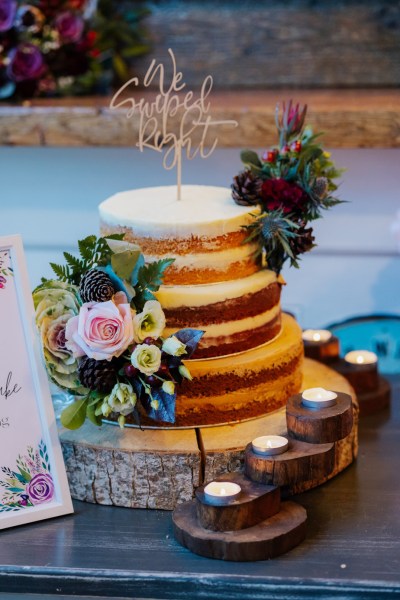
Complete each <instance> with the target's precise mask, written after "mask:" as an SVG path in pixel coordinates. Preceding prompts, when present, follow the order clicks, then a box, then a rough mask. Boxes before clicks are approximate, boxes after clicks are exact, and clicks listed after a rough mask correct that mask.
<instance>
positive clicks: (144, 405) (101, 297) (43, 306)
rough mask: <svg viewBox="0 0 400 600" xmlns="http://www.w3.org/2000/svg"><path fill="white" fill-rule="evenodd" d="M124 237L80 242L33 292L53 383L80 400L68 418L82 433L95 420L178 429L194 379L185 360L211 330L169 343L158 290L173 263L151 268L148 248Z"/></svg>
mask: <svg viewBox="0 0 400 600" xmlns="http://www.w3.org/2000/svg"><path fill="white" fill-rule="evenodd" d="M122 238H123V236H122V235H119V234H116V235H111V236H108V237H104V238H96V236H89V237H87V238H85V239H84V240H81V241H79V242H78V245H79V251H80V257H79V258H77V257H75V256H73V255H72V254H70V253H68V252H64V257H65V260H66V264H64V265H56V264H54V263H51V267H52V269H53V271H54V273H55V274H56V276H57V279H54V280H45V279H43V280H42V283H41V285H39V286H38V287H37V288H36V289H35V290H34V292H33V301H34V306H35V311H36V312H35V315H36V325H37V327H38V329H39V332H40V339H41V343H42V348H43V354H44V360H45V364H46V368H47V372H48V375H49V377H50V379H51V380H52V381H53V382H54V383H55V384H56V385H57V386H59V387H60V388H62V389H64V390H66V391H69V392H70V393H72V394H73V395H74V396H75V397H76V398H75V401H74V402H73V403H72V404H70V405H69V406H67V408H65V409H64V411H63V412H62V413H61V422H62V424H63V425H64V426H65V427H67V428H69V429H77V428H78V427H80V426H81V425H82V424H83V423H84V422H85V420H86V418H88V419H89V420H90V421H92V422H93V423H95V424H96V425H101V423H102V420H103V418H110V419H112V420H113V421H116V420H117V421H118V423H119V425H120V426H121V427H123V426H124V425H125V423H126V421H127V420H128V421H130V422H132V421H133V422H136V423H138V424H140V422H141V415H142V416H143V415H145V416H147V417H149V418H151V419H155V420H157V421H164V422H170V423H173V422H174V420H175V401H176V395H177V388H178V386H179V384H180V383H181V382H182V380H183V379H184V378H185V379H191V375H190V372H189V370H188V368H187V367H186V366H185V364H184V362H183V360H184V359H187V358H190V356H191V355H192V354H193V352H194V351H195V350H196V348H197V345H198V342H199V341H200V338H201V337H202V335H203V331H199V330H196V329H190V328H187V329H181V330H179V331H177V332H176V333H175V334H174V335H170V336H169V337H167V338H164V337H163V330H164V327H165V316H164V312H163V310H162V307H161V305H160V303H159V302H158V301H157V300H156V299H155V296H154V292H156V291H157V289H158V288H159V286H160V285H161V283H162V277H163V273H164V271H165V269H166V268H167V267H168V266H169V265H170V264H171V263H172V262H173V259H164V260H160V261H157V262H153V263H149V264H145V261H144V257H143V255H142V253H141V251H140V248H139V247H138V246H137V245H136V244H132V243H129V242H126V241H124V240H123V239H122Z"/></svg>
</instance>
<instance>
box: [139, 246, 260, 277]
mask: <svg viewBox="0 0 400 600" xmlns="http://www.w3.org/2000/svg"><path fill="white" fill-rule="evenodd" d="M257 250H258V245H257V244H246V245H243V246H238V247H237V248H229V249H228V250H222V251H219V252H218V251H214V252H205V253H201V254H174V253H173V252H167V253H166V255H165V256H167V257H168V258H174V259H175V262H174V263H173V267H174V268H175V269H178V270H181V269H206V270H208V269H211V270H213V271H226V270H227V269H228V268H229V267H230V266H231V264H232V263H237V262H241V261H243V260H247V259H248V258H249V257H251V256H252V255H255V253H256V252H257ZM159 259H160V256H152V255H151V254H146V261H147V262H153V261H156V260H159Z"/></svg>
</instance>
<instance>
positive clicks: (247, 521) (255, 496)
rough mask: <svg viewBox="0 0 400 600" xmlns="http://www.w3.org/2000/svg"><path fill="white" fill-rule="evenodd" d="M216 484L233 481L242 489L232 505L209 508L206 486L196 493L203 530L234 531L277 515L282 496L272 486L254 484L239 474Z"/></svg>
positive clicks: (231, 475) (276, 488)
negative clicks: (205, 492)
mask: <svg viewBox="0 0 400 600" xmlns="http://www.w3.org/2000/svg"><path fill="white" fill-rule="evenodd" d="M217 481H232V482H233V483H237V484H238V485H240V487H241V488H242V491H241V494H240V496H239V497H238V498H237V499H236V500H235V501H234V502H232V503H231V504H228V505H225V506H215V505H212V504H209V503H208V502H207V499H206V498H205V494H204V487H205V485H201V486H200V487H199V488H197V490H196V501H197V503H196V509H197V518H198V521H199V523H200V525H201V526H202V527H204V528H205V529H211V530H213V531H234V530H236V529H244V528H247V527H252V526H253V525H257V523H260V522H261V521H264V520H265V519H268V518H269V517H272V516H273V515H275V514H276V513H277V512H279V509H280V504H281V494H280V490H279V488H278V487H276V486H274V485H261V484H260V483H255V482H254V481H251V480H250V479H248V478H247V477H245V476H244V475H243V474H242V473H229V474H228V475H227V476H226V475H221V477H218V478H217Z"/></svg>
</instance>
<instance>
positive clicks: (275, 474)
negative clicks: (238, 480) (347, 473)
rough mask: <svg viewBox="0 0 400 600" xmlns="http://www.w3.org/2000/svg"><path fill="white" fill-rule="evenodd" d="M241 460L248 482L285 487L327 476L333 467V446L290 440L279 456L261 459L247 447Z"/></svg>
mask: <svg viewBox="0 0 400 600" xmlns="http://www.w3.org/2000/svg"><path fill="white" fill-rule="evenodd" d="M244 461H245V462H244V470H245V474H246V475H247V477H249V478H250V479H251V480H252V481H256V482H258V483H263V484H271V485H278V486H289V485H295V484H298V483H302V482H305V481H312V480H314V479H324V478H326V477H328V475H330V473H332V471H333V469H334V466H335V447H334V445H333V444H332V443H328V444H308V443H306V442H301V441H299V440H295V439H290V440H289V447H288V449H287V451H286V452H284V453H283V454H277V455H275V456H262V455H260V454H257V453H255V452H254V451H253V449H252V445H251V444H248V446H247V447H246V450H245V459H244Z"/></svg>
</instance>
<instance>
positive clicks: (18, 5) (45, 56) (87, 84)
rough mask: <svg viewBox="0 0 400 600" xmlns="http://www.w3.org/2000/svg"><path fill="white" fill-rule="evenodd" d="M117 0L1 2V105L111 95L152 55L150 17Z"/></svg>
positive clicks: (141, 8)
mask: <svg viewBox="0 0 400 600" xmlns="http://www.w3.org/2000/svg"><path fill="white" fill-rule="evenodd" d="M135 4H136V6H135V8H133V7H127V6H124V3H117V2H112V0H98V1H97V0H31V1H30V2H20V1H17V0H0V99H9V98H15V99H24V98H31V97H33V96H54V95H58V96H60V95H71V94H74V95H77V94H78V95H79V94H85V93H106V92H107V91H108V90H109V89H110V86H111V84H112V83H119V82H120V81H122V80H124V79H126V78H127V75H128V66H127V63H128V61H129V60H130V59H131V58H132V57H136V56H140V55H141V54H144V53H146V52H147V51H148V49H149V47H148V45H147V43H146V41H145V33H144V31H143V28H142V26H141V24H140V21H141V20H142V18H143V17H144V16H145V15H146V14H148V12H149V11H148V10H147V9H146V7H145V6H144V4H143V2H139V3H135Z"/></svg>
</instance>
